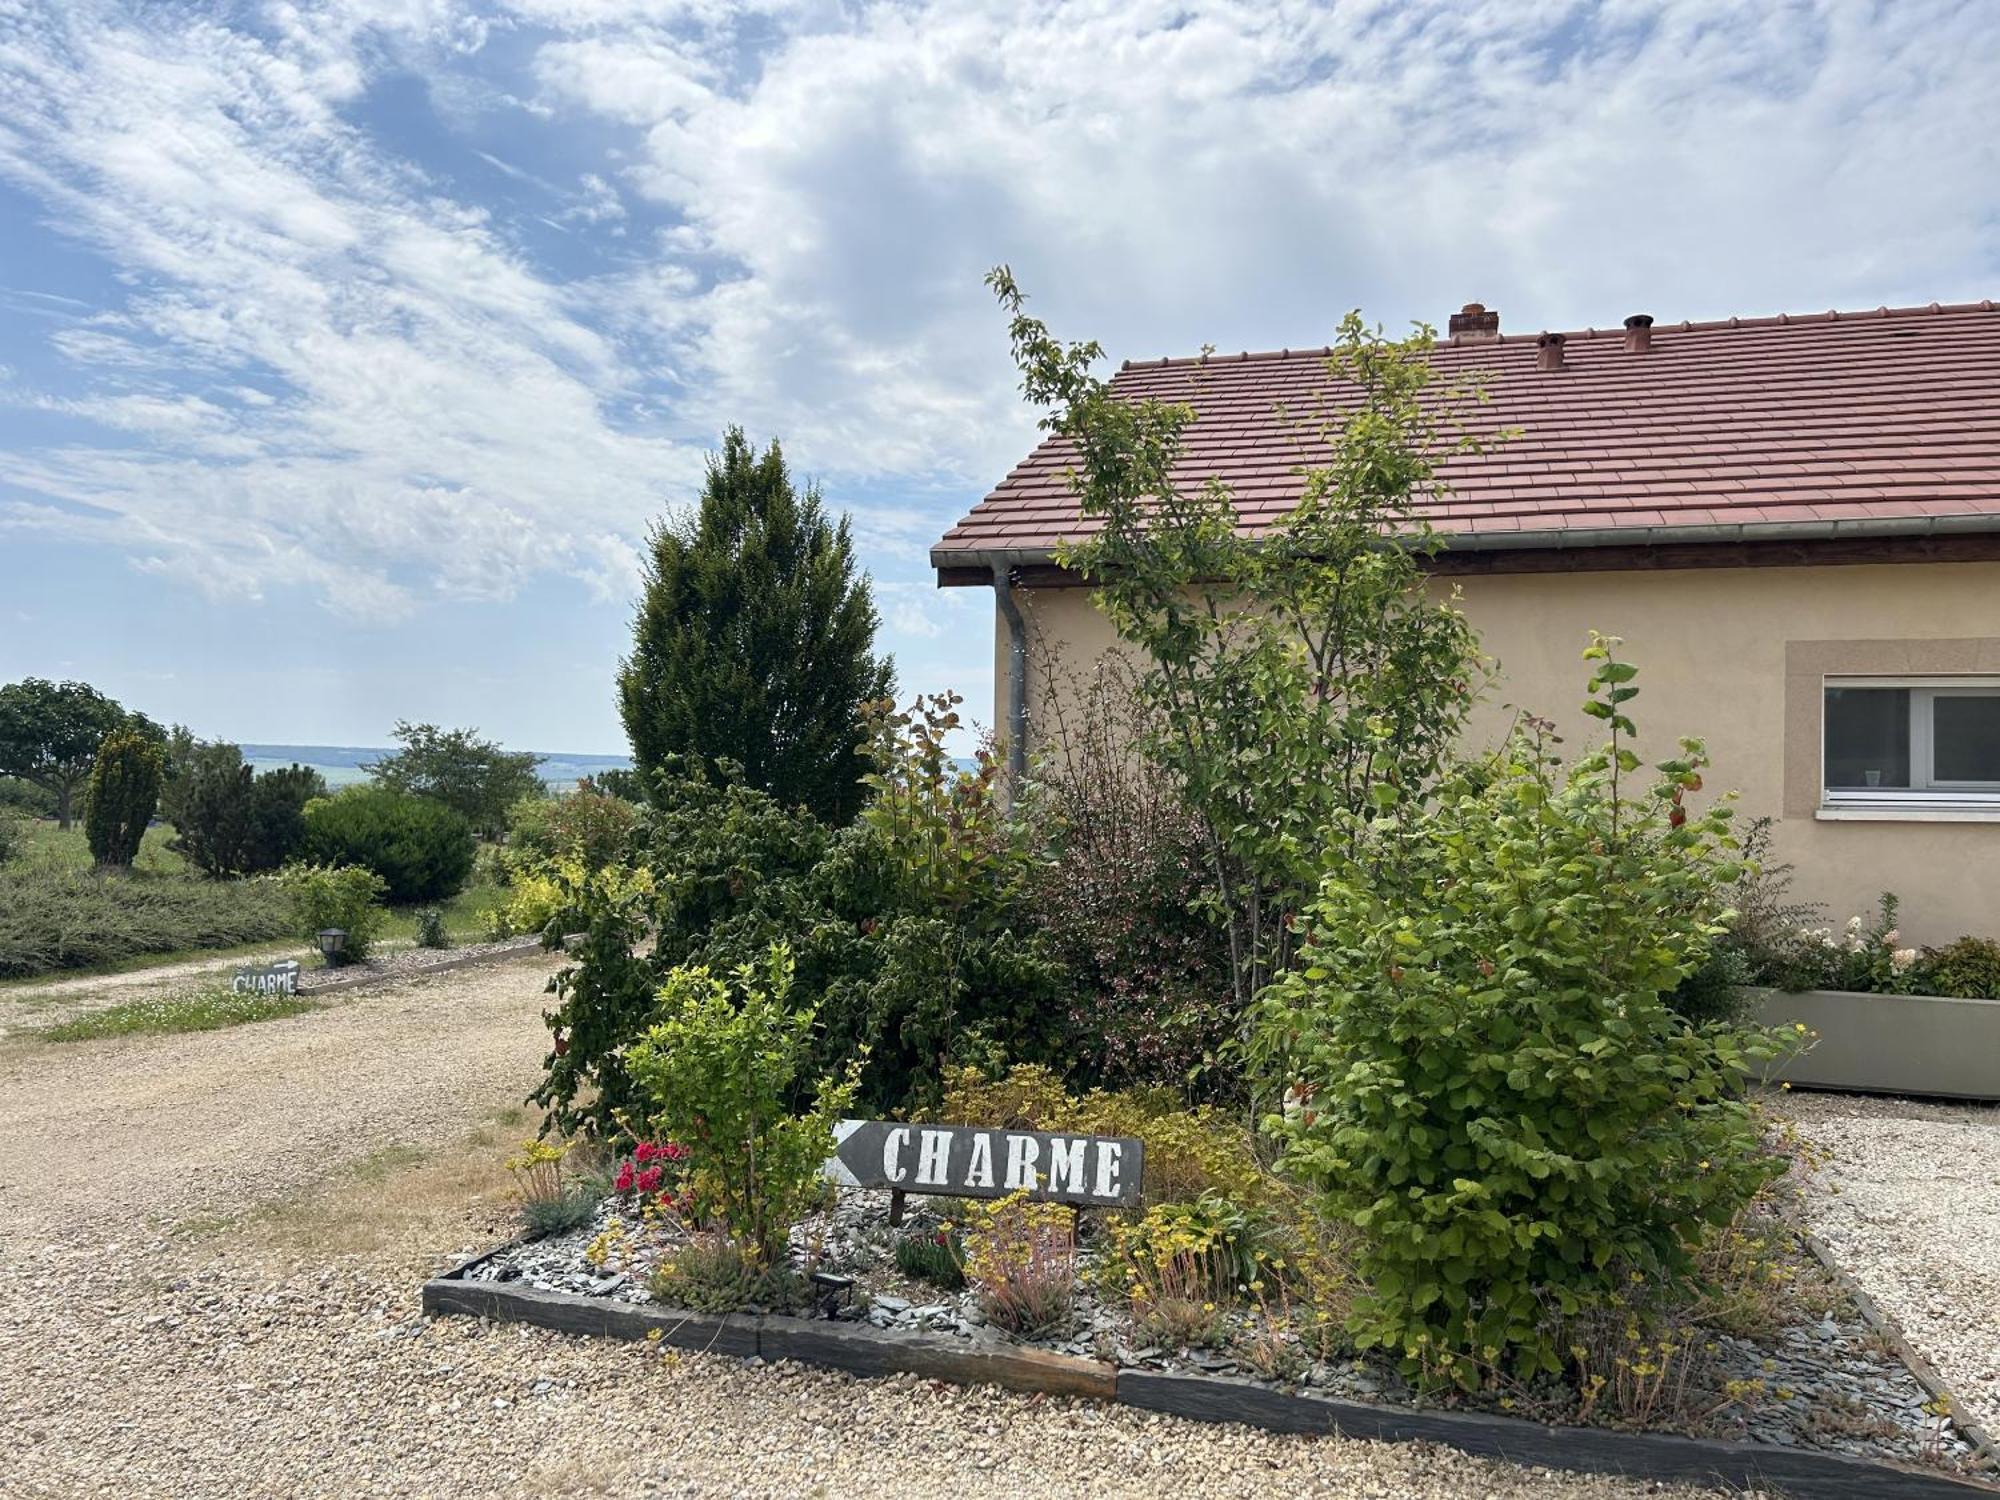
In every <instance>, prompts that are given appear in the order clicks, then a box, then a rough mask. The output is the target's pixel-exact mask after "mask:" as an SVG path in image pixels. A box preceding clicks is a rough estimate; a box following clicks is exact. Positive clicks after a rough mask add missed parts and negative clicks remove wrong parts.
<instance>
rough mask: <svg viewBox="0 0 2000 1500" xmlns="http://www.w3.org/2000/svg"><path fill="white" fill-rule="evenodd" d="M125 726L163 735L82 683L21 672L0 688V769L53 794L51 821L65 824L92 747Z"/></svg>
mask: <svg viewBox="0 0 2000 1500" xmlns="http://www.w3.org/2000/svg"><path fill="white" fill-rule="evenodd" d="M127 727H131V728H134V729H137V730H138V731H139V732H140V733H142V734H144V735H146V736H147V737H148V738H150V739H153V740H156V741H157V740H159V739H161V738H162V737H163V736H162V735H161V733H160V730H159V728H158V726H157V725H155V724H153V723H152V722H151V721H150V720H148V719H147V718H145V717H144V716H143V715H140V714H128V713H127V712H126V711H125V710H124V709H123V708H120V707H119V706H118V704H117V703H115V702H113V701H112V700H111V699H109V698H107V697H105V696H104V694H102V693H100V692H99V691H98V690H97V689H96V688H94V687H92V686H91V685H90V684H89V683H87V682H50V681H48V680H46V679H45V678H40V677H26V678H23V679H22V680H21V681H19V682H10V683H8V684H7V685H6V686H5V687H0V774H5V775H8V776H18V777H20V779H21V780H23V781H26V782H31V783H33V784H34V785H35V786H38V787H42V788H43V789H45V790H46V791H48V792H50V793H51V794H52V795H53V796H54V797H55V799H56V821H57V824H58V825H59V826H60V827H63V828H68V827H69V826H70V822H71V818H72V805H73V802H74V799H75V795H76V790H77V788H78V787H81V786H83V785H84V784H85V783H86V782H88V781H89V779H90V773H91V768H92V766H93V765H95V764H96V761H97V751H98V747H99V746H101V745H102V744H103V743H104V741H105V738H106V737H107V736H108V735H110V734H112V733H113V732H114V731H116V730H119V729H123V728H127Z"/></svg>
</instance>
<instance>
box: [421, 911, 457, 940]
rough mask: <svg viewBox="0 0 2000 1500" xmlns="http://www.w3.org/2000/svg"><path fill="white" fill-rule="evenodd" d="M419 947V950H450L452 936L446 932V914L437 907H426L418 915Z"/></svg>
mask: <svg viewBox="0 0 2000 1500" xmlns="http://www.w3.org/2000/svg"><path fill="white" fill-rule="evenodd" d="M417 946H418V947H419V948H449V947H450V946H451V934H450V933H448V932H446V931H445V930H444V912H443V911H442V910H441V909H440V908H438V907H435V906H426V907H425V908H424V909H423V910H422V911H420V912H418V913H417Z"/></svg>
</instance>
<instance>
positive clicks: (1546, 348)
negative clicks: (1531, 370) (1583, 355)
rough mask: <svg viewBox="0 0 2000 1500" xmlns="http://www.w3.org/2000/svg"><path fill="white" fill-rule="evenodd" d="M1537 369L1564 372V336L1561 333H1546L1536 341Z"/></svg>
mask: <svg viewBox="0 0 2000 1500" xmlns="http://www.w3.org/2000/svg"><path fill="white" fill-rule="evenodd" d="M1535 368H1536V369H1537V370H1563V369H1567V368H1568V366H1567V365H1565V364H1564V363H1563V336H1562V335H1561V334H1559V333H1545V334H1543V335H1542V336H1541V337H1540V338H1538V339H1536V340H1535Z"/></svg>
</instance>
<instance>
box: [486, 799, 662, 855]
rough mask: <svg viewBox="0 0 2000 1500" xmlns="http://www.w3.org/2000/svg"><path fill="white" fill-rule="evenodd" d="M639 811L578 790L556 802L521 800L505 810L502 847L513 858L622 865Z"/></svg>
mask: <svg viewBox="0 0 2000 1500" xmlns="http://www.w3.org/2000/svg"><path fill="white" fill-rule="evenodd" d="M638 818H639V810H638V808H636V807H634V806H633V805H632V804H631V803H630V802H626V801H624V800H622V799H620V798H617V797H613V796H609V795H607V794H606V793H603V792H598V791H593V790H590V789H587V788H585V787H583V786H579V787H578V788H577V789H576V790H575V791H573V792H570V793H568V794H567V795H565V796H561V797H524V798H522V799H521V800H520V801H518V802H516V803H515V804H514V805H513V806H512V807H510V808H509V809H508V810H507V844H508V849H509V851H510V853H512V854H513V855H514V856H516V858H517V859H518V858H525V859H529V860H550V859H559V858H565V857H567V858H571V859H577V860H581V861H582V862H583V863H584V864H586V865H588V866H589V867H591V868H592V869H595V868H597V867H598V866H599V865H615V864H621V863H623V862H624V860H625V858H626V857H627V856H628V855H629V854H630V853H631V847H632V830H633V826H634V825H635V824H636V823H637V822H638Z"/></svg>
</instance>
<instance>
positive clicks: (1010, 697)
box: [993, 563, 1028, 789]
mask: <svg viewBox="0 0 2000 1500" xmlns="http://www.w3.org/2000/svg"><path fill="white" fill-rule="evenodd" d="M993 597H994V598H995V599H996V600H997V601H999V605H1000V618H1001V619H1003V620H1005V621H1006V622H1007V779H1008V781H1009V783H1010V784H1011V786H1012V787H1013V788H1015V789H1018V788H1019V787H1020V785H1021V783H1022V781H1023V780H1025V779H1026V778H1027V774H1028V626H1027V622H1026V621H1025V620H1023V619H1022V618H1021V606H1020V605H1019V604H1017V603H1015V602H1014V570H1013V569H1012V568H1011V567H1009V566H1008V565H1007V564H1006V563H995V564H993Z"/></svg>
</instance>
